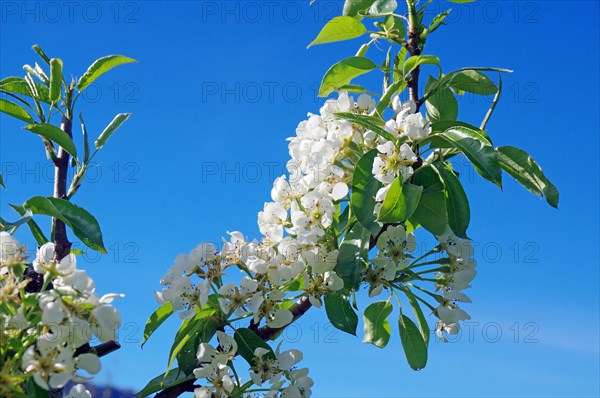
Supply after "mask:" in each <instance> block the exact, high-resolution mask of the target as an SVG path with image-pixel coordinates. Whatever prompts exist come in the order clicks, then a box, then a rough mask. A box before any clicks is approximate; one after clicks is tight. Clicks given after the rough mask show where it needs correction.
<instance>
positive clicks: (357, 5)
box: [342, 0, 375, 17]
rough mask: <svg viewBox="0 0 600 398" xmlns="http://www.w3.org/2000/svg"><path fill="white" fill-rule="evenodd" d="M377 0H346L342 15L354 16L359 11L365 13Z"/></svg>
mask: <svg viewBox="0 0 600 398" xmlns="http://www.w3.org/2000/svg"><path fill="white" fill-rule="evenodd" d="M374 2H375V0H346V2H345V3H344V9H343V10H342V15H346V16H350V17H353V16H355V15H358V14H359V13H365V12H366V11H367V10H368V9H369V8H371V5H373V3H374Z"/></svg>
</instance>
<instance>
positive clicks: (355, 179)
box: [350, 149, 382, 235]
mask: <svg viewBox="0 0 600 398" xmlns="http://www.w3.org/2000/svg"><path fill="white" fill-rule="evenodd" d="M378 153H379V152H378V151H377V149H372V150H370V151H369V152H367V153H366V154H364V155H363V157H362V158H361V159H360V160H359V161H358V163H357V164H356V167H355V169H354V175H353V176H352V196H351V200H350V205H351V206H352V213H353V214H354V215H355V216H356V218H357V219H358V222H360V223H361V224H362V226H363V227H365V228H366V229H367V230H369V231H370V232H371V233H372V234H373V235H377V233H378V232H379V229H380V226H379V224H378V223H377V219H376V216H375V214H374V212H375V204H376V202H375V195H376V194H377V191H378V190H379V189H380V188H381V187H382V184H381V182H379V181H377V180H376V179H375V178H373V173H372V170H373V161H374V159H375V157H376V156H377V154H378Z"/></svg>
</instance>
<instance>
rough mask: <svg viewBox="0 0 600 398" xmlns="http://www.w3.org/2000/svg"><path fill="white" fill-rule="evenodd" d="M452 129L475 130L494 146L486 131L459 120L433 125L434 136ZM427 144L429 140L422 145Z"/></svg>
mask: <svg viewBox="0 0 600 398" xmlns="http://www.w3.org/2000/svg"><path fill="white" fill-rule="evenodd" d="M452 127H466V128H469V129H471V130H474V131H475V132H477V133H478V134H479V135H481V136H482V137H483V138H484V139H485V140H486V141H487V142H488V143H489V144H490V145H492V139H491V138H490V136H489V135H488V134H487V133H486V132H485V130H481V129H480V128H479V127H475V126H473V125H472V124H469V123H465V122H461V121H458V120H445V121H440V122H434V123H431V132H432V136H433V135H434V134H435V133H443V132H444V131H446V130H448V129H450V128H452ZM425 142H427V138H426V139H425V140H423V141H422V145H424V143H425Z"/></svg>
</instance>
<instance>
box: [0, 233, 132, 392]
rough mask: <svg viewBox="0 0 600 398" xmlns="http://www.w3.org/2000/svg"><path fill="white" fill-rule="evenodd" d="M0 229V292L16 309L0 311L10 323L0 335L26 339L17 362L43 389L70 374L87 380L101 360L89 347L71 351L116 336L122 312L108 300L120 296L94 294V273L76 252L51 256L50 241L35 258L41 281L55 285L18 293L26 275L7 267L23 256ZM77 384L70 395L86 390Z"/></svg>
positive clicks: (21, 261)
mask: <svg viewBox="0 0 600 398" xmlns="http://www.w3.org/2000/svg"><path fill="white" fill-rule="evenodd" d="M0 234H1V235H0V237H1V238H2V241H1V242H2V250H1V260H2V262H1V264H0V265H1V266H2V268H1V269H2V272H1V273H0V296H1V299H2V302H5V301H6V302H7V303H8V302H10V304H11V306H12V307H11V308H13V309H15V311H14V314H12V315H9V314H7V313H4V312H1V313H0V316H2V317H3V318H4V319H2V320H0V321H1V322H2V323H3V324H5V325H7V326H8V327H7V330H3V331H2V333H5V332H6V333H8V334H7V335H6V336H2V338H3V339H5V338H6V339H11V338H15V336H21V338H22V339H23V340H24V341H27V342H28V343H27V344H26V345H24V346H23V347H22V350H24V351H23V353H22V358H21V368H22V370H23V372H24V373H25V375H28V376H32V377H33V379H34V380H35V382H36V383H37V384H38V385H39V386H40V387H42V388H44V389H50V388H63V387H64V386H65V384H66V383H67V382H69V381H71V380H72V381H76V382H78V381H87V380H90V379H91V376H93V375H95V374H96V373H98V372H99V371H100V360H99V359H98V357H97V356H96V354H94V353H90V352H88V353H85V352H84V353H80V354H78V355H76V356H75V351H76V350H77V349H78V348H79V347H81V346H83V345H85V344H86V343H89V341H90V340H91V339H92V338H93V337H94V336H95V337H97V338H98V339H99V340H100V341H102V342H106V341H109V340H113V339H115V338H116V333H117V329H118V328H119V325H120V315H119V313H118V312H117V310H116V309H115V308H114V307H113V306H112V304H111V303H112V301H113V300H114V299H115V298H118V297H123V296H122V295H119V294H107V295H104V296H99V295H98V294H96V292H95V286H94V282H93V281H92V279H91V278H90V277H89V276H88V275H87V273H86V272H85V271H83V270H78V269H77V266H76V263H77V259H76V257H75V255H73V254H69V255H68V256H66V257H65V258H63V259H62V260H61V261H59V262H57V261H55V260H54V255H55V246H54V243H46V244H44V245H43V246H42V247H40V248H39V249H38V251H37V255H36V258H35V261H34V262H33V268H34V270H35V271H36V272H38V273H40V274H43V275H44V280H45V284H44V287H46V286H48V285H49V284H50V283H52V287H53V288H52V289H49V290H46V289H43V291H41V292H39V293H26V294H25V295H24V296H22V295H21V293H20V292H21V290H22V288H24V287H25V286H26V285H27V284H28V282H29V281H27V280H25V281H23V280H22V276H19V274H17V273H15V272H13V271H12V269H11V267H13V268H14V267H15V266H17V265H18V266H22V265H23V264H24V263H25V258H24V257H23V256H22V254H18V255H17V254H15V253H16V252H15V249H14V248H15V247H18V243H17V241H16V240H15V239H14V238H13V237H12V236H10V235H8V234H7V233H6V232H2V233H0ZM21 253H24V252H21ZM82 371H83V373H82ZM0 387H2V386H0ZM80 390H81V389H80V388H79V387H78V388H76V389H74V390H72V391H71V394H70V395H71V396H84V395H81V394H83V393H84V392H85V389H84V390H83V392H82V391H80Z"/></svg>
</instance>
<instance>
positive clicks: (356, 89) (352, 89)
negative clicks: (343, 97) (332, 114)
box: [338, 84, 371, 94]
mask: <svg viewBox="0 0 600 398" xmlns="http://www.w3.org/2000/svg"><path fill="white" fill-rule="evenodd" d="M338 90H339V91H347V92H349V93H358V94H366V93H369V94H371V93H370V92H369V91H367V89H366V88H364V87H363V86H359V85H358V84H347V85H345V86H342V87H340V88H338Z"/></svg>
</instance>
